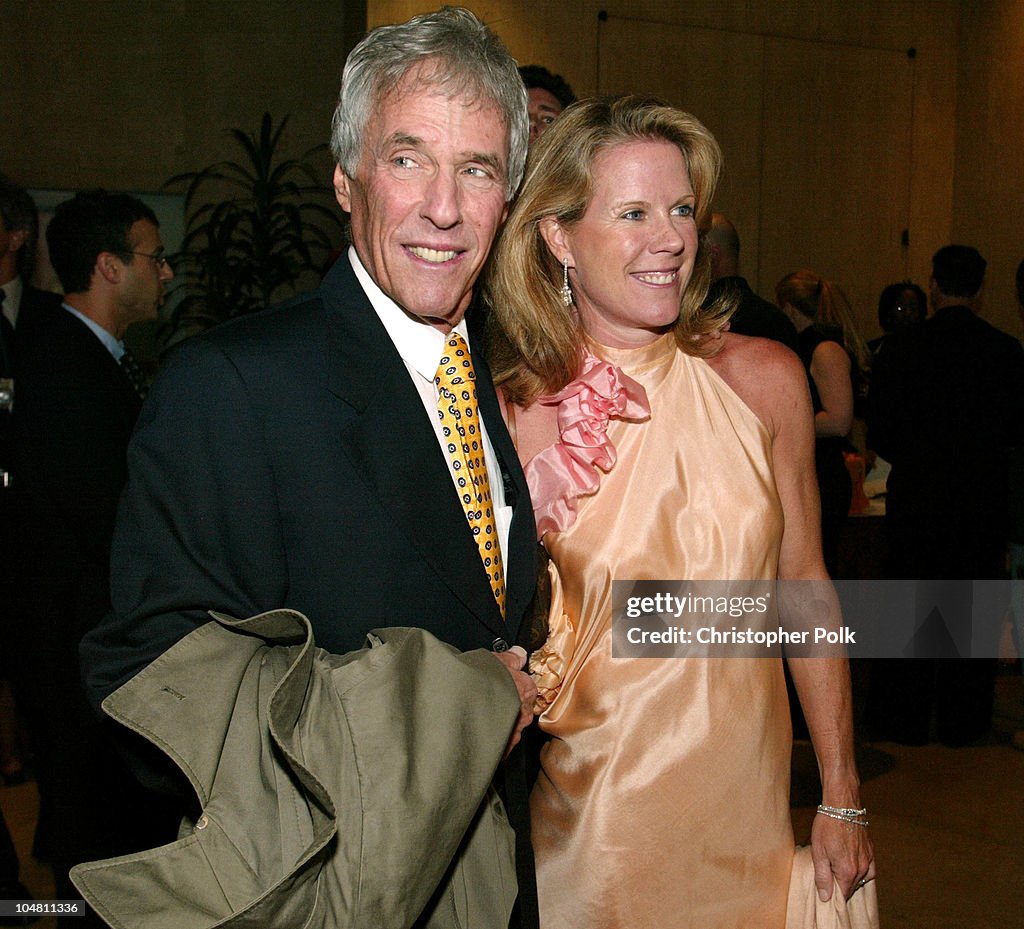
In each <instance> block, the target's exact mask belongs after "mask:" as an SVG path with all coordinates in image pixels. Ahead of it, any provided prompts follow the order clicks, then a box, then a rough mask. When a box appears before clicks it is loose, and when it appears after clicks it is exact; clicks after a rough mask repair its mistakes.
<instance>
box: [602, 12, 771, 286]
mask: <svg viewBox="0 0 1024 929" xmlns="http://www.w3.org/2000/svg"><path fill="white" fill-rule="evenodd" d="M599 32H600V41H599V46H598V47H599V60H598V74H599V85H598V90H599V91H600V92H601V93H607V94H621V93H654V94H657V95H658V96H660V97H663V98H664V99H665V100H667V101H668V102H669V103H671V104H673V105H674V106H678V107H680V108H681V109H684V110H686V111H688V112H690V113H693V115H694V116H696V117H697V118H698V119H699V120H700V121H701V122H703V123H704V125H706V126H707V127H708V129H710V130H711V132H712V133H713V134H714V136H715V138H716V139H717V140H718V144H719V145H720V146H721V147H722V155H723V161H724V170H723V174H722V179H721V182H720V184H719V188H718V193H717V194H716V196H715V201H714V205H715V208H716V209H718V210H720V211H721V212H724V213H725V214H726V215H728V216H729V218H730V219H731V220H732V221H733V223H735V225H736V228H737V230H738V232H739V234H740V241H741V242H742V259H743V262H742V263H743V270H744V273H745V274H746V275H747V276H748V277H749V278H750V280H755V279H756V277H757V270H758V269H757V256H758V251H759V249H758V240H757V236H758V216H759V201H760V198H761V187H760V185H761V136H760V133H761V74H762V70H763V67H764V55H763V47H764V40H763V39H762V38H761V37H760V36H753V35H744V34H741V33H735V32H724V31H720V30H709V29H691V28H688V27H685V26H677V25H670V24H663V25H661V26H660V27H659V28H658V29H652V28H651V26H650V24H649V23H646V22H637V21H635V20H632V19H620V18H617V17H610V18H609V19H608V21H607V22H606V23H602V25H601V27H600V30H599Z"/></svg>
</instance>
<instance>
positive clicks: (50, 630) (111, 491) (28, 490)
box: [11, 306, 154, 899]
mask: <svg viewBox="0 0 1024 929" xmlns="http://www.w3.org/2000/svg"><path fill="white" fill-rule="evenodd" d="M22 309H23V310H25V307H24V306H23V308H22ZM15 384H16V392H17V397H16V401H15V407H14V414H13V417H12V434H13V445H14V468H13V470H14V483H13V488H12V490H13V493H12V507H13V518H12V532H13V535H14V544H13V563H14V569H15V590H16V620H15V622H13V623H12V628H11V635H12V640H13V643H14V653H15V654H16V656H17V660H16V662H13V663H12V664H13V668H12V669H13V670H14V672H15V675H16V685H17V691H16V692H17V693H18V694H19V697H22V696H23V697H24V699H21V700H19V703H20V706H21V708H22V710H23V712H25V713H26V714H27V716H28V718H29V728H30V732H31V734H32V736H33V739H34V742H35V749H36V765H37V776H38V783H39V791H40V797H41V804H42V813H41V820H40V833H39V834H38V836H37V840H38V842H39V844H40V845H41V847H42V848H43V850H44V851H45V852H46V853H47V854H48V856H49V858H50V861H51V862H52V864H53V867H54V872H55V879H56V887H57V896H58V897H59V898H65V899H66V898H74V897H76V896H77V893H76V892H75V891H74V889H73V888H72V886H71V884H70V882H68V880H67V873H66V872H67V869H68V868H69V867H70V866H71V865H72V864H75V863H77V862H79V861H83V860H88V859H90V858H97V857H103V856H105V855H109V854H114V853H118V854H120V853H123V852H124V851H126V849H127V848H129V847H131V846H132V845H136V846H137V845H138V842H137V841H135V837H136V836H138V837H139V839H138V841H143V839H142V836H147V835H148V834H147V831H146V826H147V823H148V820H149V816H150V813H153V812H154V809H153V807H151V806H150V805H149V804H147V803H145V802H144V800H143V798H142V797H141V796H140V794H141V791H140V789H139V788H138V786H137V785H136V784H135V783H134V781H133V780H132V778H131V776H130V774H129V773H128V772H127V769H126V768H125V767H124V766H123V765H122V764H121V763H120V762H119V760H118V759H117V757H116V755H115V753H114V752H113V751H112V749H111V747H110V743H109V740H108V738H107V736H106V734H105V724H102V723H101V722H100V720H98V719H97V718H96V717H95V715H94V714H93V713H92V712H91V710H90V707H89V706H88V703H87V701H86V699H85V695H84V691H83V688H82V684H81V677H80V672H79V665H78V645H79V642H80V640H81V638H82V636H83V634H84V633H85V632H87V631H88V630H89V629H91V628H92V627H93V626H94V625H95V624H96V623H97V622H98V621H99V620H100V619H101V618H102V617H103V615H104V614H105V613H106V612H107V611H108V610H109V608H110V598H109V592H108V576H109V556H110V538H111V534H112V532H113V524H114V516H115V512H116V509H117V500H118V496H119V494H120V491H121V488H122V486H123V484H124V480H125V474H126V470H125V449H126V447H127V445H128V439H129V437H130V435H131V431H132V427H133V426H134V423H135V419H136V417H137V416H138V412H139V405H140V401H139V398H138V396H137V395H136V393H135V391H134V390H133V388H132V386H131V385H130V383H129V381H128V379H127V377H126V376H125V374H124V372H123V371H122V369H121V368H120V366H119V365H118V363H117V362H116V361H115V360H114V358H113V356H112V355H111V354H110V352H109V351H108V350H107V348H106V347H105V346H104V345H103V343H102V342H100V340H99V339H98V338H97V336H96V335H95V334H94V333H93V332H91V331H90V330H89V328H88V327H87V326H86V325H85V324H84V323H83V322H81V321H80V320H79V319H77V318H76V317H74V316H73V315H72V314H71V313H70V312H68V311H67V310H65V309H62V308H61V307H59V306H57V307H53V306H50V307H46V306H42V307H37V308H36V311H33V312H32V313H31V314H28V313H25V314H24V315H22V314H19V325H18V330H17V337H16V362H15Z"/></svg>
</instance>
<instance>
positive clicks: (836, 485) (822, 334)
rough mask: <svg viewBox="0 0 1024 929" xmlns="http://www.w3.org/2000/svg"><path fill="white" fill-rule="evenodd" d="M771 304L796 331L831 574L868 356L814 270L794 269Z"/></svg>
mask: <svg viewBox="0 0 1024 929" xmlns="http://www.w3.org/2000/svg"><path fill="white" fill-rule="evenodd" d="M775 302H776V304H778V307H779V309H781V310H782V312H783V313H785V314H786V316H788V317H789V319H790V320H791V322H792V323H793V325H794V326H796V330H797V354H798V355H799V356H800V360H801V361H802V362H803V363H804V368H805V369H806V371H807V378H808V381H809V383H810V387H811V404H812V406H813V410H814V434H815V437H816V442H815V444H814V463H815V467H816V470H817V474H818V487H819V493H820V497H821V542H822V548H823V549H824V553H825V565H826V566H827V568H828V571H829V574H831V575H833V576H834V575H835V573H836V563H837V560H838V547H839V533H840V530H841V529H842V526H843V523H844V522H845V521H846V517H847V515H848V514H849V512H850V496H851V494H852V491H853V488H852V484H851V481H850V472H849V471H847V469H846V462H845V460H844V458H843V451H844V449H846V448H847V447H848V446H847V442H846V437H847V435H849V433H850V427H851V426H852V425H853V410H854V402H855V387H854V385H855V384H856V383H859V382H860V380H861V375H862V372H864V371H865V370H866V367H867V363H868V359H869V357H870V354H869V352H868V348H867V344H866V343H865V342H864V340H863V338H861V336H860V334H859V333H858V332H857V329H856V327H855V326H854V324H853V314H852V312H851V310H850V304H849V301H847V299H846V296H845V295H844V294H843V292H842V291H841V290H840V289H839V288H838V287H837V286H836V285H835V284H833V283H831V282H830V281H828V280H826V279H825V278H823V277H822V276H821V275H819V274H815V273H814V272H813V271H807V270H802V271H794V272H793V273H792V274H787V275H786V276H785V277H784V278H783V279H782V280H781V281H779V283H778V284H777V285H776V287H775Z"/></svg>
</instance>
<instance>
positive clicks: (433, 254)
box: [406, 245, 459, 265]
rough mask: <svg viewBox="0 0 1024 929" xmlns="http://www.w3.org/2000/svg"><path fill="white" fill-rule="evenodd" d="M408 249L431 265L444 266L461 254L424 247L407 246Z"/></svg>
mask: <svg viewBox="0 0 1024 929" xmlns="http://www.w3.org/2000/svg"><path fill="white" fill-rule="evenodd" d="M406 248H407V249H408V250H409V251H410V252H411V253H412V254H413V255H415V256H416V257H417V258H419V259H421V260H422V261H426V262H429V263H430V264H435V265H439V264H444V263H445V262H446V261H451V260H452V259H453V258H455V257H456V255H458V254H459V253H458V252H457V251H454V250H452V249H445V250H443V251H442V250H439V249H436V248H425V247H423V246H422V245H407V246H406Z"/></svg>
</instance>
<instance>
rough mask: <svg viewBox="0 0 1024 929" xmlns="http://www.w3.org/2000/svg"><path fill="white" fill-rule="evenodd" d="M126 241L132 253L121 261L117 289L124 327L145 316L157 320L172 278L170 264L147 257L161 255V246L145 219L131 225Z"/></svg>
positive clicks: (162, 250)
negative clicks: (168, 283)
mask: <svg viewBox="0 0 1024 929" xmlns="http://www.w3.org/2000/svg"><path fill="white" fill-rule="evenodd" d="M128 244H129V246H130V248H131V250H132V252H134V254H133V255H132V256H131V261H125V263H124V274H123V276H122V278H121V285H120V289H119V292H118V304H119V321H120V322H121V323H122V325H123V326H124V328H125V329H127V328H128V326H130V325H131V324H132V323H137V322H140V321H141V320H144V319H156V316H157V312H158V310H159V309H160V306H161V304H162V303H163V302H164V292H165V289H166V284H167V282H168V281H169V280H171V278H173V277H174V272H173V271H172V270H171V266H170V265H168V264H165V263H163V262H161V261H159V260H158V259H157V258H152V257H150V256H152V255H157V256H161V255H163V253H164V245H163V242H162V241H161V240H160V230H159V229H157V227H156V226H155V225H153V223H152V222H150V221H149V220H148V219H140V220H137V221H136V222H134V223H133V224H132V227H131V229H129V230H128Z"/></svg>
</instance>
